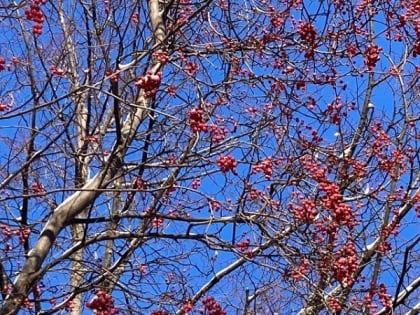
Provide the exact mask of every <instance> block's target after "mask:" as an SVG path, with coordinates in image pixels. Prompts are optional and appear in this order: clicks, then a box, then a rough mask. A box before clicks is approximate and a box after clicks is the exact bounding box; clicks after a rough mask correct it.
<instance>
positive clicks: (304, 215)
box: [289, 199, 317, 223]
mask: <svg viewBox="0 0 420 315" xmlns="http://www.w3.org/2000/svg"><path fill="white" fill-rule="evenodd" d="M289 206H290V207H291V209H292V212H293V217H294V218H295V220H296V221H299V222H306V223H312V222H313V221H314V220H315V218H316V215H317V211H316V207H315V202H314V201H313V200H310V199H303V200H302V201H301V202H300V205H296V204H293V203H290V204H289Z"/></svg>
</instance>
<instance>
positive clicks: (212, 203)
mask: <svg viewBox="0 0 420 315" xmlns="http://www.w3.org/2000/svg"><path fill="white" fill-rule="evenodd" d="M209 203H210V209H211V210H212V211H219V210H220V209H222V204H221V203H220V202H219V201H217V200H210V201H209Z"/></svg>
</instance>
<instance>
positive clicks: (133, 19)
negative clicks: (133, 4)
mask: <svg viewBox="0 0 420 315" xmlns="http://www.w3.org/2000/svg"><path fill="white" fill-rule="evenodd" d="M130 20H131V22H133V23H134V24H136V25H137V24H139V22H140V19H139V14H138V13H133V15H132V16H131V19H130Z"/></svg>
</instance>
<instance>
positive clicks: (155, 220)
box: [152, 217, 163, 229]
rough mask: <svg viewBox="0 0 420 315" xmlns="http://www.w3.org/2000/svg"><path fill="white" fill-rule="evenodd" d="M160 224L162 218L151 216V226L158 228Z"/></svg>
mask: <svg viewBox="0 0 420 315" xmlns="http://www.w3.org/2000/svg"><path fill="white" fill-rule="evenodd" d="M162 226H163V218H162V217H156V218H153V220H152V227H153V228H155V229H158V228H160V227H162Z"/></svg>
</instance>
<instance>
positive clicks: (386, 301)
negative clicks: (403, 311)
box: [378, 283, 392, 310]
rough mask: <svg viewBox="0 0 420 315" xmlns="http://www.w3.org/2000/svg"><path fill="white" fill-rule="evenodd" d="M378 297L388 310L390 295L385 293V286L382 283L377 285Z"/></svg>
mask: <svg viewBox="0 0 420 315" xmlns="http://www.w3.org/2000/svg"><path fill="white" fill-rule="evenodd" d="M378 297H379V300H380V301H381V304H382V306H383V307H385V308H386V309H387V310H389V309H390V308H391V307H392V298H391V295H389V294H388V293H387V291H386V286H385V284H383V283H381V284H380V285H379V290H378Z"/></svg>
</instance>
